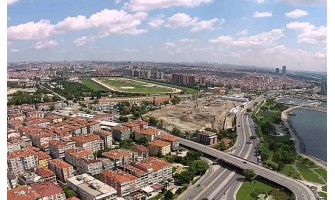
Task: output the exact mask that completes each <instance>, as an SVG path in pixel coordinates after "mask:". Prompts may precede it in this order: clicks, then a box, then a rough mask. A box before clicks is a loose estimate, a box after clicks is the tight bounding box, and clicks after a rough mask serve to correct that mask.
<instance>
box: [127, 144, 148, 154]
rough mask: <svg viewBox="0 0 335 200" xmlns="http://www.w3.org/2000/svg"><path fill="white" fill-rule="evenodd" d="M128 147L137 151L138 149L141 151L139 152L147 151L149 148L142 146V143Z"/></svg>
mask: <svg viewBox="0 0 335 200" xmlns="http://www.w3.org/2000/svg"><path fill="white" fill-rule="evenodd" d="M130 149H131V150H132V151H137V150H138V151H141V152H145V151H149V149H148V148H147V147H145V146H143V145H135V146H132V147H130Z"/></svg>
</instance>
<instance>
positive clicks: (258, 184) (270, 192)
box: [236, 178, 293, 200]
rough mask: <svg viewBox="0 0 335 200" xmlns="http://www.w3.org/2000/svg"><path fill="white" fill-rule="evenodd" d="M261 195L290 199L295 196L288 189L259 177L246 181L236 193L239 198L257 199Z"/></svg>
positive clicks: (244, 199) (238, 199)
mask: <svg viewBox="0 0 335 200" xmlns="http://www.w3.org/2000/svg"><path fill="white" fill-rule="evenodd" d="M259 195H264V196H265V195H266V196H272V197H273V198H274V199H282V200H290V199H291V198H292V196H293V194H292V193H291V192H289V191H288V190H287V189H285V188H282V187H280V186H278V185H276V184H274V183H271V182H269V181H266V180H264V179H262V178H257V179H256V180H253V181H245V182H244V183H243V184H242V186H241V188H240V189H239V191H238V192H237V194H236V199H237V200H256V199H259V197H260V196H259Z"/></svg>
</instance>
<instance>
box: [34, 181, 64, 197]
mask: <svg viewBox="0 0 335 200" xmlns="http://www.w3.org/2000/svg"><path fill="white" fill-rule="evenodd" d="M31 188H32V189H33V190H35V191H36V192H37V193H38V194H39V195H41V196H42V197H49V196H52V195H56V194H59V193H64V191H63V190H62V189H61V188H60V187H59V186H57V185H56V184H54V183H53V182H51V181H48V182H43V183H36V184H33V185H31Z"/></svg>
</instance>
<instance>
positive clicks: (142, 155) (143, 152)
mask: <svg viewBox="0 0 335 200" xmlns="http://www.w3.org/2000/svg"><path fill="white" fill-rule="evenodd" d="M130 150H131V151H133V152H136V153H137V154H138V158H137V160H138V161H140V160H143V159H146V158H148V157H149V149H148V148H147V147H145V146H143V145H134V146H132V147H130Z"/></svg>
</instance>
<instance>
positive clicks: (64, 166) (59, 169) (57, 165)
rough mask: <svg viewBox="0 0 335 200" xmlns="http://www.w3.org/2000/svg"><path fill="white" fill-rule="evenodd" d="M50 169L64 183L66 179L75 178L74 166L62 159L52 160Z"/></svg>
mask: <svg viewBox="0 0 335 200" xmlns="http://www.w3.org/2000/svg"><path fill="white" fill-rule="evenodd" d="M49 168H50V169H51V171H53V172H54V173H55V174H56V177H57V178H58V179H59V180H61V181H62V182H64V183H65V181H66V179H68V178H71V177H72V176H73V166H72V165H70V164H69V163H67V162H64V161H63V160H61V159H54V160H50V162H49Z"/></svg>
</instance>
